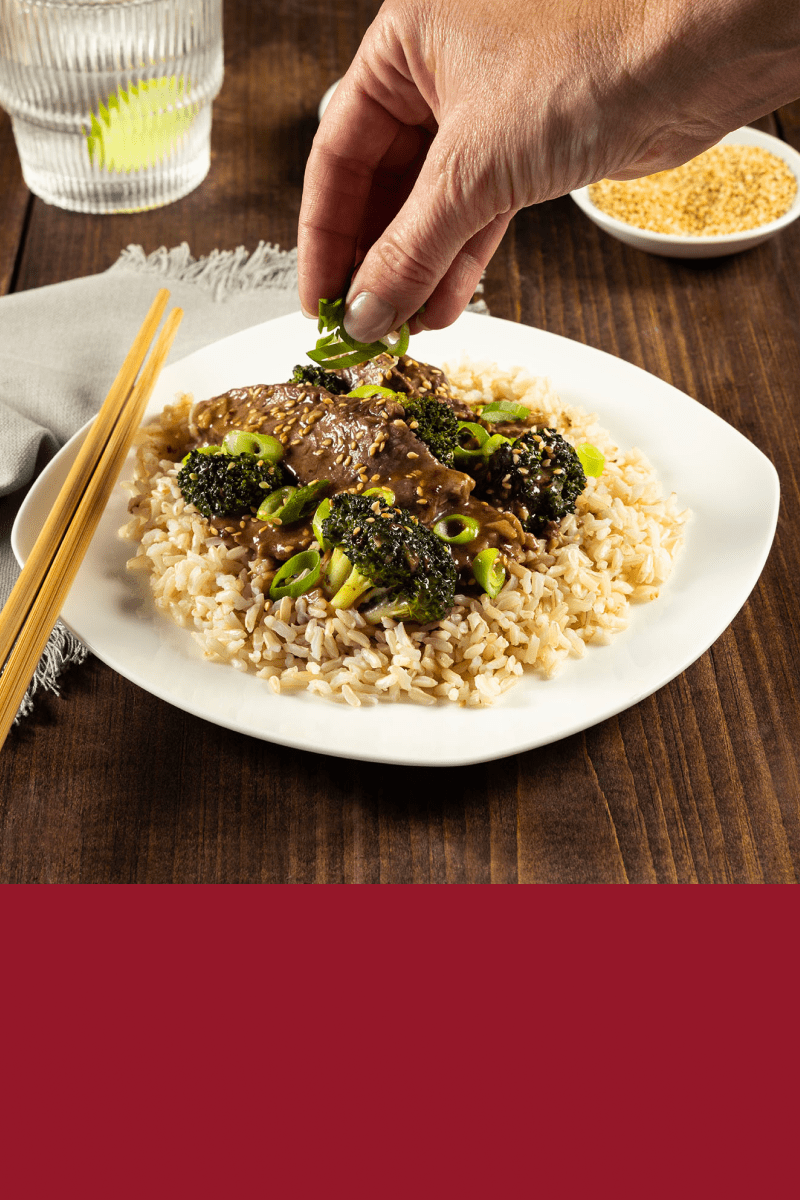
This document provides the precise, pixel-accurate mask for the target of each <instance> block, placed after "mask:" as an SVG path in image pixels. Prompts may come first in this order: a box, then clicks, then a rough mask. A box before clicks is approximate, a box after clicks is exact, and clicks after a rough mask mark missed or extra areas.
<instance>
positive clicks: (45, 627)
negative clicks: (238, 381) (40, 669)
mask: <svg viewBox="0 0 800 1200" xmlns="http://www.w3.org/2000/svg"><path fill="white" fill-rule="evenodd" d="M168 299H169V292H168V291H167V290H166V289H164V288H162V289H161V291H159V293H158V295H157V296H156V298H155V300H154V301H153V303H152V305H151V307H150V311H149V312H148V314H147V316H146V317H145V319H144V323H143V324H142V327H141V329H140V330H139V333H138V334H137V336H136V340H135V341H134V343H133V345H132V346H131V348H130V351H129V352H128V356H127V358H126V359H125V362H124V363H123V364H122V366H121V367H120V370H119V374H118V375H117V378H116V379H115V380H114V383H113V384H112V385H111V390H110V391H109V393H108V395H107V396H106V399H105V401H104V403H103V406H102V408H101V409H100V411H99V413H98V414H97V416H96V418H95V420H94V423H93V424H92V426H91V428H90V430H89V432H88V434H87V436H86V438H85V440H84V442H83V445H82V446H81V448H80V450H79V452H78V456H77V458H76V459H75V462H74V463H73V466H72V469H71V470H70V472H69V475H68V476H67V478H66V480H65V482H64V486H63V487H62V488H61V491H60V492H59V494H58V499H57V500H56V503H55V505H54V506H53V509H52V512H51V513H50V515H49V516H48V518H47V520H46V521H45V524H44V526H43V527H42V531H41V533H40V534H39V536H38V538H37V539H36V543H35V545H34V547H33V549H32V551H31V553H30V555H29V557H28V560H27V562H26V563H25V566H24V567H23V569H22V572H21V574H20V576H19V579H18V580H17V582H16V584H15V586H14V589H13V591H12V592H11V595H10V596H9V598H8V601H7V603H6V605H5V607H4V608H3V610H2V612H0V665H2V664H5V665H4V666H3V669H2V675H0V746H2V744H3V742H4V741H5V738H6V735H7V734H8V731H9V729H10V728H11V726H12V724H13V722H14V718H15V717H16V715H17V711H18V709H19V706H20V704H21V702H22V699H23V697H24V695H25V691H26V689H27V687H28V684H29V683H30V681H31V677H32V676H33V673H34V671H35V669H36V664H37V663H38V661H39V658H40V657H41V654H42V651H43V650H44V647H45V644H46V642H47V639H48V637H49V636H50V633H51V631H52V628H53V626H54V625H55V623H56V619H57V617H58V614H59V612H60V611H61V608H62V605H63V603H64V600H65V599H66V596H67V592H68V591H69V589H70V587H71V586H72V582H73V580H74V578H75V576H76V574H77V572H78V567H79V566H80V564H81V562H82V560H83V557H84V555H85V554H86V551H87V549H88V547H89V543H90V541H91V540H92V536H93V534H94V531H95V529H96V528H97V523H98V521H99V520H100V517H101V515H102V512H103V509H104V508H105V506H106V503H107V501H108V498H109V496H110V495H111V492H112V490H113V487H114V484H115V483H116V481H117V476H118V475H119V473H120V470H121V469H122V464H123V462H124V461H125V457H126V455H127V453H128V450H129V449H130V445H131V442H132V441H133V438H134V434H135V433H136V430H137V429H138V428H139V425H140V424H141V421H142V416H143V414H144V409H145V406H146V404H147V401H148V400H149V398H150V394H151V392H152V391H153V388H154V387H155V383H156V380H157V379H158V376H159V374H160V372H161V368H162V366H163V365H164V360H165V359H166V357H167V354H168V353H169V350H170V347H171V345H172V342H173V339H174V337H175V334H176V333H177V330H178V325H179V324H180V321H181V317H182V316H183V312H182V311H181V309H179V308H174V309H173V310H172V312H171V313H170V314H169V316H168V317H167V319H166V321H165V322H164V327H163V329H162V330H161V333H160V334H159V337H158V341H157V342H156V344H155V347H154V348H153V351H152V353H151V354H150V357H149V358H148V360H147V362H146V363H145V362H144V360H145V356H146V355H147V351H148V349H149V347H150V344H151V342H152V340H153V337H154V336H155V332H156V329H157V328H158V325H159V322H160V320H161V318H162V316H163V315H164V310H165V309H166V306H167V300H168ZM143 363H144V366H142V364H143ZM140 370H141V374H140ZM137 376H138V379H137Z"/></svg>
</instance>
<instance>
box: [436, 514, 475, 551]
mask: <svg viewBox="0 0 800 1200" xmlns="http://www.w3.org/2000/svg"><path fill="white" fill-rule="evenodd" d="M453 524H456V525H457V526H459V528H458V530H457V532H456V533H455V534H452V533H450V528H451V526H452V525H453ZM479 530H480V525H479V524H478V522H477V521H476V520H475V518H474V517H467V516H465V515H464V513H449V514H448V516H446V517H442V519H441V520H440V521H437V522H436V524H435V525H434V527H433V532H434V533H435V534H436V536H437V537H438V538H441V539H442V541H443V542H448V543H449V544H450V545H453V546H466V545H467V543H468V542H474V541H475V538H476V537H477V536H478V531H479Z"/></svg>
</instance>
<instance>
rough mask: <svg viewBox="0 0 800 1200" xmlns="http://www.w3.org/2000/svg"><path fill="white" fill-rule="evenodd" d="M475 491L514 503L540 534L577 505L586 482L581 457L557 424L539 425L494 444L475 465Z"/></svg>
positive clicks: (498, 502)
mask: <svg viewBox="0 0 800 1200" xmlns="http://www.w3.org/2000/svg"><path fill="white" fill-rule="evenodd" d="M475 480H476V484H475V495H476V496H482V497H483V498H484V499H485V500H490V501H491V502H492V503H493V504H495V505H496V506H497V507H498V508H505V509H510V510H511V511H512V512H513V513H514V514H515V515H516V516H517V517H518V518H519V520H520V522H521V523H522V527H523V529H525V530H527V532H528V533H533V534H535V535H536V536H537V537H541V536H542V535H543V534H546V533H547V531H548V530H547V527H548V525H550V524H551V522H559V521H561V520H562V518H564V517H565V516H567V514H568V513H571V512H574V511H575V501H576V500H577V498H578V496H579V495H580V494H581V492H582V491H583V489H584V488H585V487H586V476H585V474H584V472H583V467H582V466H581V462H580V459H579V458H578V455H577V454H576V452H575V450H574V449H573V447H572V446H570V444H569V442H567V441H565V440H564V438H563V437H562V436H561V434H559V433H556V431H555V429H547V428H539V429H536V430H531V431H529V432H528V433H524V434H523V435H522V436H521V437H518V438H517V440H516V441H515V442H506V443H503V444H502V445H501V446H498V448H497V449H496V450H495V452H494V453H493V454H492V456H491V457H490V458H489V460H488V462H487V463H486V464H485V465H484V466H482V467H479V468H478V469H477V470H476V471H475Z"/></svg>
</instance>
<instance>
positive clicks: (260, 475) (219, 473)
mask: <svg viewBox="0 0 800 1200" xmlns="http://www.w3.org/2000/svg"><path fill="white" fill-rule="evenodd" d="M215 449H216V447H201V448H200V449H197V450H191V451H190V452H189V453H188V454H187V455H186V457H185V458H184V460H183V466H182V467H181V469H180V471H179V472H178V487H179V488H180V489H181V492H182V494H183V498H184V500H186V501H187V503H189V504H193V505H194V506H195V508H196V509H197V510H198V511H199V512H201V513H202V514H203V516H204V517H236V516H239V515H240V514H242V513H247V512H249V511H250V510H251V509H257V508H258V507H259V505H260V504H261V502H262V501H263V500H264V498H265V496H267V495H269V493H270V492H272V491H274V490H275V489H276V488H279V487H281V486H282V485H283V484H284V483H286V482H289V481H290V477H289V475H288V474H287V472H286V470H285V469H284V468H283V467H282V466H281V464H280V463H270V462H267V461H266V460H265V459H263V458H259V457H258V456H257V455H255V454H236V455H232V454H225V453H213V452H212V453H209V451H210V450H211V451H213V450H215Z"/></svg>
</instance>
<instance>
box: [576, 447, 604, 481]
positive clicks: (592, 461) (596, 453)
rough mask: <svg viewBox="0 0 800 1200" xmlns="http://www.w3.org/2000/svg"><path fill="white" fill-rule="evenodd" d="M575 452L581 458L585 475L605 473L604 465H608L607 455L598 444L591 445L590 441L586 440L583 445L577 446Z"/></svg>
mask: <svg viewBox="0 0 800 1200" xmlns="http://www.w3.org/2000/svg"><path fill="white" fill-rule="evenodd" d="M575 453H576V454H577V456H578V458H579V459H580V460H581V466H582V467H583V473H584V475H595V476H596V475H602V474H603V467H604V466H605V465H606V460H605V455H603V454H602V453H601V451H600V450H598V449H597V447H596V446H590V445H589V443H588V442H585V443H584V444H583V445H582V446H576V447H575Z"/></svg>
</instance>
